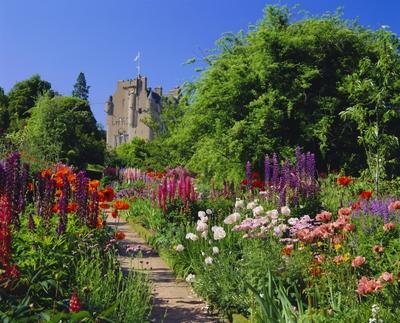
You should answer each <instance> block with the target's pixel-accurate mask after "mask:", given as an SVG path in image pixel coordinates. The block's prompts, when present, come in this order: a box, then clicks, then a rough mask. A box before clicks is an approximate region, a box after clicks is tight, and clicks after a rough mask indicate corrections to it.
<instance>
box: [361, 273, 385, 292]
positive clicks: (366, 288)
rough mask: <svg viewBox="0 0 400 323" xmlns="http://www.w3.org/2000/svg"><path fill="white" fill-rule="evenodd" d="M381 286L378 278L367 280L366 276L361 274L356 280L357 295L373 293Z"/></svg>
mask: <svg viewBox="0 0 400 323" xmlns="http://www.w3.org/2000/svg"><path fill="white" fill-rule="evenodd" d="M381 288H382V284H381V283H380V281H379V280H374V279H371V280H369V279H368V278H367V277H365V276H362V277H361V279H360V280H359V281H358V286H357V290H356V292H357V293H358V295H361V296H362V295H367V294H371V293H374V292H376V291H378V290H379V289H381Z"/></svg>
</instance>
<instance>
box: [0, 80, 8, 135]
mask: <svg viewBox="0 0 400 323" xmlns="http://www.w3.org/2000/svg"><path fill="white" fill-rule="evenodd" d="M9 119H10V117H9V113H8V97H7V96H6V95H5V93H4V90H3V88H1V87H0V133H2V132H4V130H5V129H7V128H8V126H9V123H10V120H9Z"/></svg>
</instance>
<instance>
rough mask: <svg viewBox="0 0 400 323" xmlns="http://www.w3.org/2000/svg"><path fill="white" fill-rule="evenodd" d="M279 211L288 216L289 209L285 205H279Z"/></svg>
mask: <svg viewBox="0 0 400 323" xmlns="http://www.w3.org/2000/svg"><path fill="white" fill-rule="evenodd" d="M281 213H282V214H283V215H284V216H289V215H290V209H289V208H288V207H287V206H282V207H281Z"/></svg>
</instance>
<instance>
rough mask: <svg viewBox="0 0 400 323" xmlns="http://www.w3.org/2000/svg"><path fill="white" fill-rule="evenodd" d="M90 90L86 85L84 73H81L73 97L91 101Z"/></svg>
mask: <svg viewBox="0 0 400 323" xmlns="http://www.w3.org/2000/svg"><path fill="white" fill-rule="evenodd" d="M89 88H90V86H88V85H87V84H86V78H85V74H83V73H82V72H80V73H79V75H78V78H77V79H76V83H75V85H74V89H73V91H72V96H73V97H76V98H79V99H82V100H88V99H89Z"/></svg>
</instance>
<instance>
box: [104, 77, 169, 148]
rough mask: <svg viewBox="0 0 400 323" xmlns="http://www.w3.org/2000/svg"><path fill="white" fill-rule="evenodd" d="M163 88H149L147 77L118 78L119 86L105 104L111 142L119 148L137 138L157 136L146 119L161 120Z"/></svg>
mask: <svg viewBox="0 0 400 323" xmlns="http://www.w3.org/2000/svg"><path fill="white" fill-rule="evenodd" d="M161 96H162V88H161V87H156V88H155V90H154V91H153V90H151V88H148V87H147V78H146V77H145V76H141V75H138V76H137V77H136V78H135V79H133V80H125V81H118V83H117V89H116V91H115V92H114V95H113V96H110V98H109V100H108V101H107V102H106V105H105V112H106V113H107V145H108V146H110V147H112V148H115V147H117V146H118V145H120V144H122V143H125V142H130V141H131V140H132V139H133V138H135V137H140V138H143V139H146V140H151V139H152V138H153V133H152V130H151V129H150V128H149V127H148V126H147V124H146V121H148V120H150V119H151V118H153V119H154V120H156V121H158V122H159V121H160V113H161Z"/></svg>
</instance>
